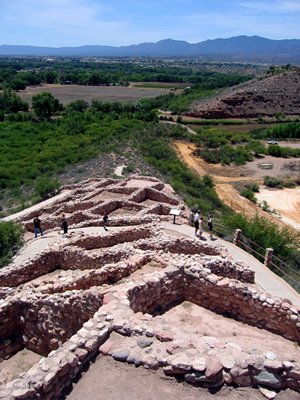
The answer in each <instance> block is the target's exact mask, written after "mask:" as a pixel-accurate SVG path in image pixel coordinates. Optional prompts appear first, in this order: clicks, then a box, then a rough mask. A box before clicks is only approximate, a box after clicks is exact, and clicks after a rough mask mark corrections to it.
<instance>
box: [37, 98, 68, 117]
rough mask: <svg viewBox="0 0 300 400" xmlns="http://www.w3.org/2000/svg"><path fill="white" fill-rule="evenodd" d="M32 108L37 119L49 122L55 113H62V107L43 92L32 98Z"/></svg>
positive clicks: (57, 101)
mask: <svg viewBox="0 0 300 400" xmlns="http://www.w3.org/2000/svg"><path fill="white" fill-rule="evenodd" d="M32 108H33V109H34V112H35V113H36V115H37V116H38V117H40V118H41V119H47V120H50V118H51V117H52V115H54V114H55V113H56V112H57V111H62V109H63V105H62V104H61V103H60V102H59V100H58V99H56V98H55V97H54V96H53V95H52V94H51V93H48V92H43V93H42V94H36V95H35V96H32Z"/></svg>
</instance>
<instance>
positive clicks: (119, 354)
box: [112, 350, 130, 361]
mask: <svg viewBox="0 0 300 400" xmlns="http://www.w3.org/2000/svg"><path fill="white" fill-rule="evenodd" d="M129 354H130V351H129V350H119V351H116V352H114V353H113V354H112V356H113V358H114V359H115V360H116V361H127V358H128V356H129Z"/></svg>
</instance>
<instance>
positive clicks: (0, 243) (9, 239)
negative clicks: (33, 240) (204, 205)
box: [0, 221, 24, 267]
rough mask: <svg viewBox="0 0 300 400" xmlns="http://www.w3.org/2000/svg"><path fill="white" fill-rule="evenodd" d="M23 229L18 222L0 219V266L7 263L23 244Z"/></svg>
mask: <svg viewBox="0 0 300 400" xmlns="http://www.w3.org/2000/svg"><path fill="white" fill-rule="evenodd" d="M23 233H24V229H23V226H22V225H21V224H20V223H16V222H13V221H7V222H6V221H0V267H4V266H5V265H7V264H8V263H9V262H10V260H11V258H12V257H13V255H14V254H15V253H16V251H17V250H18V249H19V248H20V247H21V246H22V244H23V242H24V241H23Z"/></svg>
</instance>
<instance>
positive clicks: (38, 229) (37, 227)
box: [33, 214, 68, 238]
mask: <svg viewBox="0 0 300 400" xmlns="http://www.w3.org/2000/svg"><path fill="white" fill-rule="evenodd" d="M33 227H34V237H35V238H37V236H38V233H40V234H41V236H43V235H44V232H43V229H42V223H41V220H40V219H39V216H38V215H36V217H35V218H34V220H33ZM59 227H60V229H61V230H63V231H64V233H68V222H67V220H66V217H65V214H63V215H62V217H61V221H60V225H59Z"/></svg>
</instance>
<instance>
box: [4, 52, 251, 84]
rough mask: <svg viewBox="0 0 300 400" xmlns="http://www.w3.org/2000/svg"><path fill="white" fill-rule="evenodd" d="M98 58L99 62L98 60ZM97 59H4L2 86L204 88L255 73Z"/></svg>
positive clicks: (154, 62)
mask: <svg viewBox="0 0 300 400" xmlns="http://www.w3.org/2000/svg"><path fill="white" fill-rule="evenodd" d="M95 61H96V62H95ZM95 61H89V60H83V59H81V58H73V59H72V60H70V59H68V60H64V59H56V60H52V61H46V60H45V59H43V58H33V57H32V58H30V57H28V58H23V59H22V58H19V59H17V58H16V59H13V58H6V59H4V58H2V59H0V88H1V86H2V88H5V87H10V88H11V89H13V90H23V89H25V87H26V86H29V85H39V84H41V83H50V84H52V83H60V84H66V83H67V84H77V85H89V86H99V85H109V84H119V85H128V84H129V82H170V83H184V82H189V83H191V84H192V83H197V84H199V85H201V86H202V88H203V89H213V88H218V87H225V86H233V85H236V84H238V83H241V82H245V81H247V80H249V79H251V78H252V76H248V75H247V76H242V75H237V74H221V73H218V72H212V71H203V70H201V68H200V67H199V68H195V66H194V67H193V68H192V67H191V66H190V65H188V64H186V65H183V66H180V67H179V66H172V65H171V63H164V62H162V61H159V60H153V61H148V62H146V63H143V62H141V61H137V62H132V60H131V59H123V60H119V61H118V62H116V61H111V62H109V61H104V60H103V59H98V60H95Z"/></svg>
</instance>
